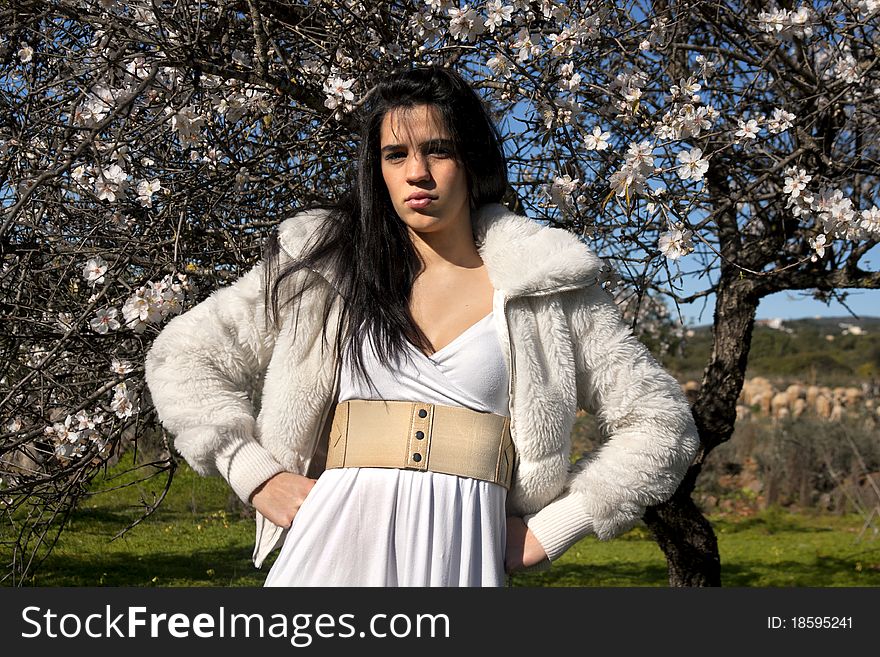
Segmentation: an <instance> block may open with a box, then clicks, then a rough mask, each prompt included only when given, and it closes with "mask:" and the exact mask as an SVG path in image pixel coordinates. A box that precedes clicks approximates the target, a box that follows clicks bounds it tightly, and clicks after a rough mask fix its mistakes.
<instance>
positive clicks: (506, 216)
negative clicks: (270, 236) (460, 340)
mask: <svg viewBox="0 0 880 657" xmlns="http://www.w3.org/2000/svg"><path fill="white" fill-rule="evenodd" d="M323 217H324V211H322V210H312V211H309V212H303V213H301V214H299V215H296V216H294V217H291V218H290V219H287V220H286V221H284V222H283V223H282V224H281V225H280V226H279V228H278V240H279V242H280V244H281V246H282V247H283V248H284V250H285V251H286V252H287V253H288V254H289V255H290V256H292V257H297V256H299V255H300V254H301V253H302V252H303V249H304V248H306V246H307V243H308V241H309V238H310V237H311V236H312V235H313V234H314V231H315V230H316V229H317V228H318V226H319V225H320V222H321V221H322V220H323ZM472 221H473V226H474V237H475V240H476V243H477V247H478V250H479V252H480V257H481V258H482V259H483V262H485V263H486V270H487V271H488V274H489V280H490V281H491V282H492V285H493V287H494V288H495V289H496V290H500V291H502V292H504V294H505V296H507V297H508V298H512V297H518V296H529V295H533V294H546V293H547V292H552V291H554V290H556V289H560V288H572V287H582V286H585V285H590V284H593V283H595V282H596V281H597V276H598V274H599V270H600V269H601V267H602V261H601V260H600V259H599V258H598V257H597V256H596V255H595V254H594V253H593V252H592V251H591V250H590V249H589V248H588V247H587V246H586V245H585V244H584V243H583V242H581V241H580V240H578V238H577V237H575V236H574V235H573V234H572V233H570V232H568V231H566V230H562V229H560V228H550V227H547V226H542V225H541V224H539V223H538V222H536V221H533V220H531V219H528V218H527V217H523V216H521V215H518V214H514V213H513V212H511V211H510V210H508V209H507V208H505V207H504V206H503V205H500V204H490V205H484V206H482V207H481V208H479V209H477V210H476V211H475V212H474V214H473V216H472Z"/></svg>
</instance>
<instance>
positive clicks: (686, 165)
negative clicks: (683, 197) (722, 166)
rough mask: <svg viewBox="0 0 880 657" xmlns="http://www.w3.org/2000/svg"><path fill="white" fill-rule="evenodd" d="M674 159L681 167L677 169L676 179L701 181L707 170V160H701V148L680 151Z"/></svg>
mask: <svg viewBox="0 0 880 657" xmlns="http://www.w3.org/2000/svg"><path fill="white" fill-rule="evenodd" d="M676 159H678V161H679V162H681V166H680V167H678V177H679V178H681V179H682V180H688V179H691V180H702V179H703V176H704V175H706V172H707V171H708V170H709V160H708V158H703V149H702V148H692V149H691V150H690V151H680V152H679V153H678V157H677V158H676Z"/></svg>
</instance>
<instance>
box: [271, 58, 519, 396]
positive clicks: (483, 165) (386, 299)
mask: <svg viewBox="0 0 880 657" xmlns="http://www.w3.org/2000/svg"><path fill="white" fill-rule="evenodd" d="M417 105H431V106H433V107H434V108H435V109H436V110H437V113H438V116H439V117H440V120H441V121H442V123H443V127H445V129H446V130H447V131H448V133H449V135H450V137H451V139H452V142H453V144H454V151H455V152H454V157H455V158H456V159H457V161H458V162H459V163H460V164H461V165H463V166H464V169H465V171H466V173H467V182H468V193H469V200H470V206H471V209H476V208H478V207H480V206H481V205H484V204H486V203H497V202H500V201H501V198H502V197H503V196H504V193H505V191H506V189H507V185H508V182H507V163H506V160H505V157H504V151H503V149H502V145H501V138H500V136H499V133H498V130H497V128H496V127H495V124H494V123H493V122H492V119H491V117H490V115H489V113H488V111H487V109H486V107H485V106H484V104H483V102H482V100H481V99H480V97H479V95H478V94H477V93H476V92H475V91H474V89H472V88H471V86H470V85H469V84H468V83H467V82H466V81H465V80H464V79H463V78H462V77H461V76H460V75H458V74H457V73H456V72H455V71H453V70H451V69H447V68H441V67H438V66H421V67H416V68H410V69H406V70H403V71H399V72H396V73H394V74H392V75H390V76H388V77H387V78H385V79H384V80H383V81H382V82H380V83H379V84H378V85H376V86H375V87H373V89H371V90H370V92H369V93H368V94H367V97H366V98H365V100H364V103H363V105H362V107H361V114H360V144H359V149H358V160H357V173H356V180H355V181H353V184H352V185H351V187H350V189H349V191H348V192H347V193H346V194H344V196H343V197H342V198H341V199H340V200H339V202H338V203H337V204H336V205H334V206H333V207H331V208H328V210H329V212H328V213H327V216H326V219H325V221H324V224H323V226H322V227H321V228H320V229H319V230H318V231H317V232H316V233H315V234H314V235H313V239H312V242H311V243H310V244H309V245H307V248H306V251H305V253H304V254H303V255H301V256H300V257H299V258H298V259H297V260H295V261H293V262H292V263H290V264H289V265H288V266H286V267H285V268H284V270H283V271H276V270H277V268H278V261H279V249H280V245H279V244H278V240H277V235H276V236H275V237H274V238H273V239H271V240H269V242H268V245H267V249H266V252H265V254H264V255H265V262H266V272H267V274H268V275H267V277H266V281H267V282H266V288H265V293H266V319H267V322H271V323H272V324H273V325H274V326H276V327H277V325H278V323H277V322H278V318H279V316H280V312H281V311H280V310H279V301H281V298H280V297H282V296H284V299H283V303H282V304H281V310H283V309H284V308H286V307H287V305H288V304H290V303H292V302H293V301H294V300H296V299H299V298H301V296H302V294H303V293H304V292H305V291H306V290H308V289H309V288H310V287H311V285H312V284H314V282H315V279H314V277H310V276H305V277H299V280H300V282H299V284H298V285H294V286H292V290H291V291H290V292H289V293H288V294H285V295H281V294H280V292H279V290H280V289H281V288H282V284H283V283H284V281H285V279H288V278H289V277H291V276H293V275H294V274H296V273H297V272H300V271H303V270H317V271H321V272H322V273H323V275H324V276H326V277H328V280H329V282H330V284H331V285H333V287H335V288H336V290H337V292H338V293H339V294H338V296H337V295H334V294H331V295H328V298H327V300H326V302H325V305H324V309H323V325H324V340H325V341H326V339H327V336H326V329H327V326H328V321H327V320H328V316H329V313H330V311H331V308H332V306H333V304H334V303H341V304H342V306H341V309H340V312H341V314H340V322H339V325H338V327H337V331H336V336H335V341H336V349H337V350H336V353H337V354H340V355H341V354H342V353H343V352H342V349H343V348H346V349H348V350H349V351H348V356H349V358H350V359H351V362H352V363H353V365H354V366H355V368H356V369H357V371H358V372H359V373H360V374H361V375H362V376H363V377H364V379H365V380H367V381H370V377H369V375H368V373H367V372H366V369H365V368H364V364H363V360H362V358H361V349H360V345H361V344H362V343H363V342H364V341H365V338H367V337H368V336H369V337H370V338H372V342H373V345H374V346H375V349H376V355H377V357H378V358H380V359H381V360H382V361H383V362H393V360H392V359H394V358H396V357H397V356H399V355H405V354H406V353H407V352H406V350H405V341H407V340H408V341H409V342H411V343H412V344H414V345H415V346H417V347H419V348H420V349H422V350H427V349H430V347H431V344H430V341H429V340H428V338H427V337H426V336H425V335H424V333H423V332H422V331H421V330H420V329H419V327H418V326H417V325H416V324H415V322H414V321H413V318H412V315H411V314H410V310H409V301H410V294H411V292H412V285H413V281H414V280H415V278H416V276H417V275H418V274H419V272H420V271H421V269H422V262H421V260H420V258H419V256H418V253H417V252H416V249H415V247H414V246H413V244H412V242H411V240H410V237H409V233H408V232H407V227H406V225H405V224H404V223H403V221H402V220H401V219H400V218H399V217H398V216H397V213H396V212H395V211H394V207H393V206H392V204H391V198H390V196H389V194H388V189H387V187H386V186H385V181H384V179H383V177H382V168H381V161H380V137H379V132H380V127H381V125H382V120H383V118H384V117H385V115H386V114H387V113H388V112H389V111H390V110H392V109H397V108H403V109H408V108H412V107H414V106H417ZM298 321H299V313H298V312H297V313H296V315H295V316H294V322H295V323H296V322H298ZM294 330H295V329H294ZM346 336H348V337H349V338H350V339H349V340H348V343H347V344H345V339H346Z"/></svg>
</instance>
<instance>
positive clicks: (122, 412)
mask: <svg viewBox="0 0 880 657" xmlns="http://www.w3.org/2000/svg"><path fill="white" fill-rule="evenodd" d="M110 408H111V409H112V410H113V412H114V413H116V417H119V418H127V417H131V416H132V415H133V414H135V413H137V412H138V411H139V410H140V409H139V408H138V404H137V395H136V394H135V393H134V392H133V391H130V390H129V389H128V386H127V385H126V384H125V382H124V381H123V382H122V383H117V384H116V385H115V386H114V387H113V401H111V402H110Z"/></svg>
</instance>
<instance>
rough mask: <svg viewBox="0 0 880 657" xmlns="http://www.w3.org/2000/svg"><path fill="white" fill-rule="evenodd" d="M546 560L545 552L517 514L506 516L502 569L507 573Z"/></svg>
mask: <svg viewBox="0 0 880 657" xmlns="http://www.w3.org/2000/svg"><path fill="white" fill-rule="evenodd" d="M546 560H547V553H546V552H544V548H543V547H542V546H541V544H540V543H539V542H538V539H537V538H535V535H534V534H533V533H532V532H531V530H529V528H528V527H527V526H526V523H525V522H523V519H522V518H520V517H519V516H507V549H506V550H505V555H504V570H506V571H507V573H508V574H510V573H513V572H515V571H517V570H523V569H524V568H530V567H532V566H536V565H537V564H539V563H541V562H542V561H546Z"/></svg>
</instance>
